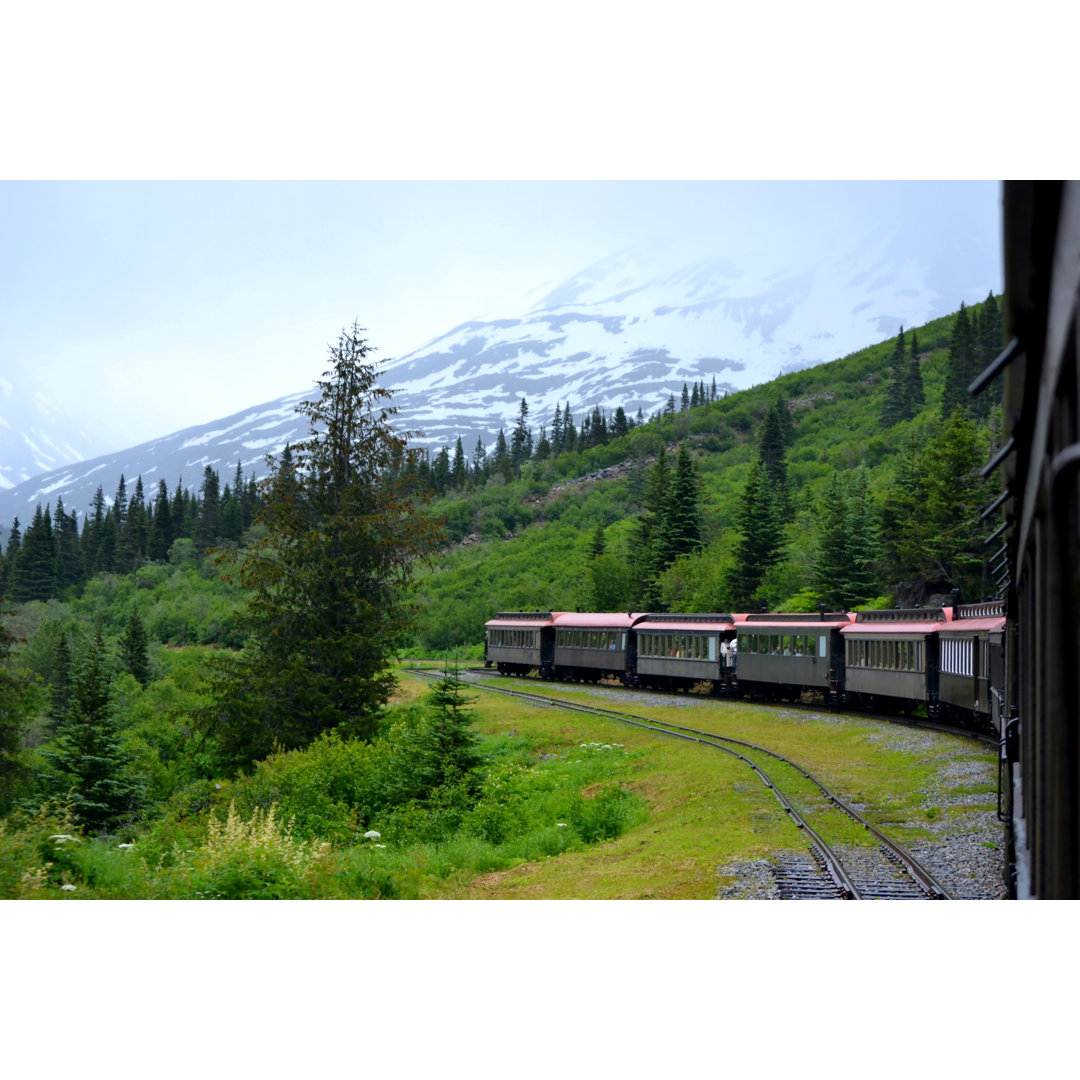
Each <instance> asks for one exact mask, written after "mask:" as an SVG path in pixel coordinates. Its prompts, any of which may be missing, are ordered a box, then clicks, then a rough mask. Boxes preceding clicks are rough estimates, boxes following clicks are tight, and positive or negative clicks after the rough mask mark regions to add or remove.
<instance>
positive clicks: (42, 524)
mask: <svg viewBox="0 0 1080 1080" xmlns="http://www.w3.org/2000/svg"><path fill="white" fill-rule="evenodd" d="M56 567H57V548H56V537H55V536H54V535H53V528H52V518H51V516H50V514H49V509H48V507H46V508H45V510H44V512H43V511H42V509H41V503H38V504H37V508H36V509H35V510H34V517H33V520H32V521H31V522H30V524H29V525H28V526H27V529H26V532H25V533H24V534H23V538H22V545H21V548H20V550H19V559H18V562H17V564H16V566H15V577H14V582H13V585H12V590H11V595H12V598H13V599H15V600H48V599H49V597H50V596H53V595H54V594H55V592H56Z"/></svg>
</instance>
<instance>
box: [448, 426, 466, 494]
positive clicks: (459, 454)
mask: <svg viewBox="0 0 1080 1080" xmlns="http://www.w3.org/2000/svg"><path fill="white" fill-rule="evenodd" d="M468 472H469V470H468V468H467V466H466V465H465V447H464V446H462V444H461V436H460V435H459V436H458V437H457V442H456V443H454V462H453V464H452V465H451V466H450V483H451V484H452V485H453V487H454V489H455V490H457V491H460V490H461V489H462V488H464V487H465V480H466V477H467V476H468Z"/></svg>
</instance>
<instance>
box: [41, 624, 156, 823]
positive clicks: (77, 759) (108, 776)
mask: <svg viewBox="0 0 1080 1080" xmlns="http://www.w3.org/2000/svg"><path fill="white" fill-rule="evenodd" d="M42 757H44V758H45V759H46V761H47V762H48V763H49V765H50V766H51V769H50V772H49V773H48V774H47V775H46V776H45V777H43V783H44V787H45V790H46V792H48V793H51V794H53V795H57V796H65V795H66V796H68V797H70V799H71V801H72V807H73V810H74V814H75V817H76V819H77V820H78V822H79V823H80V824H81V825H84V826H85V827H86V828H88V829H90V830H92V831H95V832H100V831H104V830H107V829H109V828H111V827H113V826H115V825H116V824H117V823H119V822H120V821H121V820H122V819H123V818H125V817H127V816H129V815H131V814H133V813H134V812H135V811H136V810H137V809H138V807H139V806H140V804H141V802H142V795H143V792H144V789H145V780H144V778H142V777H140V776H137V775H135V774H134V772H133V771H132V769H131V759H130V756H129V755H128V754H127V752H126V751H125V750H124V749H123V746H122V744H121V739H120V731H119V728H118V726H117V723H116V717H115V713H114V705H113V701H112V692H111V689H110V674H109V670H108V665H107V663H106V659H105V643H104V640H103V639H102V636H101V628H100V627H99V628H98V630H97V631H96V632H95V634H94V637H93V640H92V641H91V643H90V647H89V649H88V650H87V652H86V655H85V656H84V657H83V658H82V659H81V660H80V661H79V662H78V663H76V665H75V671H74V675H73V678H72V685H71V703H70V707H69V710H68V715H67V719H66V721H65V723H64V726H63V728H62V729H61V731H60V734H59V735H58V736H57V738H56V740H55V742H54V743H53V746H52V748H51V749H50V750H43V751H42Z"/></svg>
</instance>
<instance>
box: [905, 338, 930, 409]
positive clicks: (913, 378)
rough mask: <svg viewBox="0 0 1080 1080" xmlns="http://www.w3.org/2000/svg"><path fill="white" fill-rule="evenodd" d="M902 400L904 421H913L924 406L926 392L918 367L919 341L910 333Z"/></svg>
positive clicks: (920, 370)
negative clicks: (904, 407)
mask: <svg viewBox="0 0 1080 1080" xmlns="http://www.w3.org/2000/svg"><path fill="white" fill-rule="evenodd" d="M904 400H905V402H906V406H907V415H906V417H905V419H908V420H911V419H914V418H915V417H916V416H918V415H919V413H921V412H922V410H923V408H924V407H925V405H926V392H925V390H924V389H923V379H922V369H921V368H920V366H919V339H918V336H917V335H916V333H915V331H914V330H912V331H911V352H910V354H909V356H908V360H907V364H906V365H905V367H904Z"/></svg>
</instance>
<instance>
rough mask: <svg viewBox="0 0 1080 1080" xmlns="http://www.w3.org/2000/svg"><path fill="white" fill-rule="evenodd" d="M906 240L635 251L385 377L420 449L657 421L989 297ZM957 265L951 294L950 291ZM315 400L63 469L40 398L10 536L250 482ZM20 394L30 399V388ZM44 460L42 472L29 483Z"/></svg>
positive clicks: (20, 470)
mask: <svg viewBox="0 0 1080 1080" xmlns="http://www.w3.org/2000/svg"><path fill="white" fill-rule="evenodd" d="M903 240H904V229H903V223H901V222H897V223H893V225H892V226H891V227H890V228H888V229H885V228H882V229H878V230H877V231H875V233H874V234H872V235H870V236H867V237H864V238H862V239H861V240H860V241H859V242H858V243H856V244H853V245H852V246H851V247H850V248H848V249H842V250H830V251H829V252H828V254H825V255H822V256H821V257H819V258H817V259H815V260H809V261H804V262H802V263H800V264H798V265H796V264H792V265H790V266H788V267H786V268H782V269H776V268H775V267H772V268H770V266H769V265H768V264H767V261H766V258H765V256H764V255H761V256H754V255H744V256H742V257H741V258H740V261H739V262H738V263H736V262H735V261H734V260H733V259H723V258H707V259H701V258H698V259H694V260H690V261H686V260H684V259H682V258H680V257H678V256H677V255H671V254H669V255H667V256H664V257H663V258H661V257H658V256H650V257H649V258H644V257H642V256H640V255H634V254H632V253H624V254H622V255H619V256H613V257H611V258H608V259H604V260H602V261H600V262H598V263H595V264H594V265H592V266H590V267H588V268H586V269H584V270H582V271H581V272H580V273H578V274H576V275H574V276H573V277H571V278H569V279H568V280H566V281H564V282H562V283H560V284H558V285H557V286H556V287H554V288H552V289H548V290H546V291H545V292H544V293H543V295H541V296H540V298H539V299H538V300H537V301H536V302H535V303H534V304H533V305H532V306H531V307H530V308H529V309H528V310H526V311H525V312H524V313H523V314H518V315H515V316H508V317H501V318H489V319H485V320H479V319H478V320H471V321H468V322H464V323H461V324H460V325H459V326H457V327H455V328H454V329H452V330H450V331H449V332H448V333H446V334H444V335H442V336H440V337H438V338H436V339H435V340H433V341H430V342H428V343H427V344H426V345H424V346H422V347H421V348H419V349H416V350H414V351H413V352H411V353H409V354H407V355H405V356H402V357H400V358H398V359H396V360H393V361H389V362H388V363H387V364H386V366H385V369H384V372H383V375H382V378H381V382H382V384H383V385H384V386H388V387H393V388H395V389H396V390H397V391H398V392H397V395H396V398H395V401H396V403H397V406H398V409H399V420H400V424H401V426H402V427H404V428H409V429H419V430H420V431H421V432H422V433H423V434H422V436H421V437H420V438H419V439H418V440H417V441H418V442H420V443H421V444H422V445H428V446H442V445H450V446H452V445H453V442H454V440H455V439H456V438H457V437H458V436H461V437H462V440H463V442H464V443H465V446H466V452H467V453H468V454H469V455H470V456H471V454H472V452H473V449H474V446H475V444H476V442H477V440H480V441H482V442H483V443H484V445H485V446H486V447H487V448H488V449H490V448H491V447H492V443H493V441H494V438H495V435H496V433H497V431H498V430H499V428H502V427H509V426H510V425H512V423H513V420H514V417H515V416H516V414H517V412H518V407H519V405H520V401H521V398H522V397H525V398H526V400H527V401H528V404H529V407H530V422H531V424H532V425H533V427H534V429H536V430H538V429H539V427H540V425H541V424H549V423H550V420H551V417H552V415H553V414H554V411H555V408H556V407H557V406H558V405H559V404H564V405H565V404H567V403H569V405H570V406H571V408H572V410H573V412H574V415H575V417H576V418H578V419H579V420H580V418H581V417H582V416H583V415H584V414H585V413H586V412H587V411H591V409H592V408H593V406H594V405H600V406H601V407H604V408H608V409H613V408H615V407H616V406H619V405H621V406H622V407H623V408H624V410H626V412H627V414H628V415H631V416H632V415H634V414H635V413H636V412H637V411H638V410H639V409H640V410H641V411H642V412H643V413H644V414H646V415H648V414H651V413H653V412H654V411H657V410H659V409H660V408H661V407H662V406H663V404H664V402H665V401H666V400H667V399H668V396H669V395H671V394H674V395H675V396H676V398H678V397H679V395H680V394H681V390H682V387H683V385H684V384H687V383H690V384H692V383H695V382H697V381H699V380H704V381H705V382H706V384H707V385H710V386H711V383H712V381H713V379H715V380H716V384H717V388H718V390H719V391H721V392H725V391H726V392H731V391H735V390H740V389H744V388H747V387H750V386H753V385H758V384H761V383H763V382H767V381H769V380H771V379H773V378H775V377H777V376H778V375H780V374H782V373H784V372H791V371H797V370H801V369H804V368H807V367H811V366H814V365H817V364H820V363H822V362H824V361H828V360H832V359H835V358H836V357H838V356H843V355H847V354H849V353H851V352H853V351H855V350H856V349H858V348H861V347H863V346H866V345H867V344H871V343H873V342H876V341H881V340H883V339H884V338H886V337H889V336H890V335H893V334H895V333H896V332H897V330H898V328H899V327H900V325H901V324H902V325H905V326H908V327H910V326H913V325H919V324H922V323H925V322H927V321H928V320H929V319H931V318H934V317H936V316H938V315H940V314H944V313H945V312H946V311H950V310H953V309H954V308H955V306H956V302H957V301H955V300H954V299H952V297H956V296H959V297H961V298H964V295H965V293H967V294H968V296H967V298H968V299H976V300H977V299H981V298H982V297H983V296H985V292H986V290H983V291H982V293H981V295H977V296H974V297H972V296H970V293H971V292H972V291H974V290H972V289H970V288H968V286H967V282H968V281H970V280H973V276H972V275H973V271H972V268H971V267H970V266H968V265H966V264H964V263H963V261H962V260H961V262H959V263H955V264H954V262H950V261H949V259H948V258H947V253H943V252H942V251H941V250H940V249H935V248H933V246H932V245H931V246H930V247H928V248H927V252H926V254H925V257H919V255H918V254H917V253H916V252H915V251H914V250H913V249H912V248H911V247H910V246H908V245H907V244H905V243H904V242H903ZM923 240H924V241H925V237H924V238H923ZM954 247H955V245H954ZM935 259H936V261H935ZM950 275H952V276H953V277H954V282H953V285H952V291H951V296H950V297H948V298H946V297H944V296H943V294H942V291H941V289H942V283H943V281H944V280H946V279H948V278H949V276H950ZM990 276H991V275H990V272H989V271H987V273H986V276H985V277H984V278H983V279H982V280H986V279H987V278H989V277H990ZM980 288H981V287H980ZM373 344H376V345H377V344H378V342H377V341H373ZM0 389H6V387H5V386H4V385H2V384H0ZM310 394H311V391H301V392H299V393H296V394H291V395H288V396H286V397H282V398H278V399H276V400H274V401H270V402H266V403H264V404H262V405H258V406H254V407H252V408H251V409H249V410H245V411H243V412H239V413H235V414H233V415H232V416H228V417H225V418H223V419H222V420H219V421H214V422H212V423H209V424H204V425H199V426H197V427H192V428H186V429H184V430H182V431H179V432H176V433H174V434H172V435H168V436H165V437H163V438H161V439H155V440H153V441H151V442H148V443H143V444H141V445H139V446H135V447H131V448H129V449H127V450H124V451H122V452H120V453H112V454H107V455H103V456H99V457H95V458H93V459H90V460H83V461H77V463H76V464H57V463H56V458H60V459H64V458H67V459H69V460H70V459H71V458H75V459H77V458H79V457H80V456H82V455H81V454H80V453H79V448H78V445H77V443H76V441H75V437H74V436H73V437H72V438H71V439H70V440H68V441H67V442H62V441H61V439H62V437H61V436H60V435H58V434H56V433H55V432H56V430H57V429H55V428H54V429H50V430H52V431H53V432H54V433H53V434H49V433H44V434H37V432H38V429H37V428H36V427H35V426H34V421H33V416H34V411H33V410H34V406H33V405H31V407H30V408H27V407H25V406H26V402H23V405H24V408H23V411H22V414H21V416H20V415H19V414H17V413H14V414H12V415H11V416H10V419H9V418H8V414H5V415H4V419H5V421H6V422H7V424H8V427H7V428H6V429H5V428H3V427H0V431H5V430H6V431H8V432H12V433H16V432H17V433H18V436H17V439H16V441H18V439H21V440H22V442H23V443H24V444H26V445H27V446H28V447H29V446H31V445H32V446H34V447H36V448H38V450H39V452H38V453H37V454H36V456H34V455H33V454H31V456H30V457H29V458H27V455H26V453H23V456H22V458H16V456H14V453H13V451H11V450H5V454H4V464H5V466H6V469H0V485H3V486H6V490H0V528H6V527H7V526H9V525H10V523H11V520H12V518H13V517H14V516H16V515H18V516H19V517H20V519H21V520H23V521H26V520H27V519H28V518H29V517H30V515H32V513H33V510H34V506H35V505H36V504H37V503H38V502H42V503H44V502H55V499H56V498H57V497H58V496H61V495H62V496H63V499H64V503H65V505H66V507H67V508H68V509H69V510H72V509H74V510H77V511H79V512H80V513H81V512H85V510H86V508H87V507H88V506H89V505H90V502H91V500H92V498H93V495H94V491H95V489H96V488H97V486H98V485H99V484H100V485H101V487H102V488H103V490H104V492H105V494H106V496H107V497H108V496H111V495H112V493H113V492H114V491H115V490H116V485H117V482H118V480H119V478H120V475H121V474H123V476H124V477H125V480H126V481H127V484H128V490H129V491H130V490H131V489H132V486H133V484H134V481H135V478H136V477H138V476H140V475H141V476H142V479H143V487H144V491H145V492H146V494H147V496H148V497H149V495H150V494H151V493H152V492H153V491H154V490H156V488H157V484H158V481H159V480H160V479H164V480H165V481H166V484H167V485H168V487H169V490H170V491H171V490H173V488H174V487H175V485H176V483H177V482H178V481H180V480H182V481H183V483H184V484H185V485H186V486H188V487H191V488H197V487H198V486H199V484H200V482H201V480H202V473H203V469H204V468H205V467H206V466H207V465H212V466H213V467H214V468H215V469H217V470H218V471H219V473H220V474H221V476H222V480H223V481H224V480H227V479H229V478H231V475H232V473H233V471H234V470H235V468H236V465H237V464H240V465H241V466H242V468H243V469H244V472H245V475H250V474H251V473H253V472H254V473H256V474H259V473H260V472H261V470H262V464H263V459H264V456H265V454H266V453H267V452H271V453H273V452H277V451H279V450H280V449H281V447H282V446H284V444H285V442H286V441H288V440H290V439H292V440H295V439H297V438H299V437H302V436H303V435H304V434H306V430H307V429H306V424H305V422H304V421H303V418H302V417H298V416H297V415H296V414H295V411H294V409H295V405H296V404H297V403H298V402H299V401H301V400H303V399H304V398H306V397H308V396H310ZM8 398H9V404H18V400H17V399H18V394H17V392H15V391H14V389H13V388H12V390H11V391H9V392H8ZM39 405H40V407H41V408H42V409H44V408H45V404H44V403H39ZM11 412H12V410H11V409H9V410H8V413H9V414H10V413H11ZM62 430H63V432H64V433H65V435H66V433H67V432H68V431H69V430H70V431H74V430H76V429H75V427H74V425H71V426H68V425H64V426H63V427H62ZM41 447H44V448H45V449H44V450H42V449H40V448H41ZM18 461H23V462H26V461H29V462H30V464H18V463H17V462H18ZM30 469H37V470H38V471H37V473H36V474H31V475H30V476H28V475H27V473H28V472H29V470H30Z"/></svg>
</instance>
